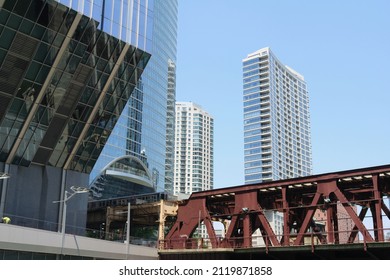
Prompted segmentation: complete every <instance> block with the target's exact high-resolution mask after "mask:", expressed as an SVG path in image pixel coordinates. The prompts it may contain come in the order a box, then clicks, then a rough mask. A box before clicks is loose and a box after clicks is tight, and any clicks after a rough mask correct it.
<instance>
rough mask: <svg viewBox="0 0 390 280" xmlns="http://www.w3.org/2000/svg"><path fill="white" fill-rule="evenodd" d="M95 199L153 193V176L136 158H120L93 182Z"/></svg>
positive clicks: (110, 164)
mask: <svg viewBox="0 0 390 280" xmlns="http://www.w3.org/2000/svg"><path fill="white" fill-rule="evenodd" d="M90 189H91V191H92V197H93V198H94V199H99V200H100V199H112V198H118V197H125V196H131V195H138V194H145V193H153V192H154V191H155V190H154V188H153V187H152V176H151V174H150V172H149V170H148V168H147V167H146V166H145V165H144V163H143V162H142V161H141V160H139V159H138V158H136V157H134V156H124V157H120V158H118V159H116V160H114V161H113V162H111V163H109V164H108V165H107V166H106V167H105V168H104V169H103V170H102V172H101V173H100V174H99V176H97V177H96V178H95V180H94V181H93V182H92V184H91V186H90Z"/></svg>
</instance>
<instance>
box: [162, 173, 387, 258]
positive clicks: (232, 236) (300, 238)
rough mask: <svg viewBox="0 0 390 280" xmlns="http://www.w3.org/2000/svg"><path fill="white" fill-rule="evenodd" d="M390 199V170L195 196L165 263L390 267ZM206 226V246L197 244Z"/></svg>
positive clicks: (180, 218)
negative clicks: (358, 262) (350, 262)
mask: <svg viewBox="0 0 390 280" xmlns="http://www.w3.org/2000/svg"><path fill="white" fill-rule="evenodd" d="M389 193H390V165H385V166H376V167H370V168H364V169H356V170H349V171H342V172H335V173H327V174H322V175H315V176H308V177H301V178H295V179H288V180H281V181H273V182H265V183H260V184H252V185H243V186H236V187H230V188H223V189H216V190H210V191H203V192H197V193H193V194H192V195H191V196H190V198H189V199H188V200H185V201H183V202H182V203H181V205H179V208H178V213H177V219H176V221H175V223H174V224H173V226H172V227H171V229H170V231H169V233H168V234H167V235H166V237H165V239H164V240H160V247H159V255H160V258H162V259H169V258H175V259H177V258H192V259H194V258H195V259H196V258H216V259H218V258H289V259H295V258H316V257H318V258H333V259H335V258H336V259H337V258H379V259H383V258H385V259H390V241H389V237H390V236H389V235H390V228H386V227H385V225H386V223H388V222H389V220H390V210H389V208H388V206H387V205H386V201H388V199H387V198H388V197H389ZM275 213H276V214H277V215H278V216H279V217H280V227H281V228H282V230H281V232H279V233H277V232H276V231H275V230H274V229H275ZM318 213H319V214H318ZM270 214H272V215H270ZM315 214H316V215H315ZM317 216H322V217H323V219H322V220H321V221H318V219H316V217H317ZM215 222H221V223H222V224H223V226H224V227H223V231H224V235H222V236H223V237H218V235H217V233H216V230H215V229H214V227H215V226H214V225H215ZM201 223H202V224H203V225H204V227H205V228H206V230H207V234H208V238H207V239H206V238H205V239H203V238H196V237H197V236H196V232H197V231H198V230H197V228H198V227H199V225H200V224H201ZM345 225H350V226H349V227H348V226H347V227H346V226H345ZM255 231H257V233H258V234H254V233H255ZM255 236H256V237H255ZM240 254H241V255H240ZM235 255H236V256H235ZM238 255H239V257H238Z"/></svg>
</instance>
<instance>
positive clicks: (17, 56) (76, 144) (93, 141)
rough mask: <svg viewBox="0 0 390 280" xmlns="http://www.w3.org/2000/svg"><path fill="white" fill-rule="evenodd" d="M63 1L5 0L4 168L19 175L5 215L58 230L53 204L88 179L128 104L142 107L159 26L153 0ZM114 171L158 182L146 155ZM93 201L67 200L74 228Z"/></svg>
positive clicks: (6, 193)
mask: <svg viewBox="0 0 390 280" xmlns="http://www.w3.org/2000/svg"><path fill="white" fill-rule="evenodd" d="M62 3H63V4H62ZM62 3H59V1H54V0H32V1H25V0H19V1H14V0H3V1H0V170H1V171H0V172H4V173H9V174H10V175H11V176H10V178H9V179H6V180H2V181H1V182H0V188H1V192H0V193H1V197H0V216H3V215H7V216H8V217H10V218H11V219H12V221H13V223H14V224H18V225H24V226H31V227H39V228H42V229H52V230H53V229H54V230H55V228H56V227H52V226H50V223H52V224H55V225H58V221H61V220H62V219H61V217H65V214H63V210H64V209H65V207H64V204H63V203H53V201H63V200H64V199H65V198H66V193H67V192H71V191H72V190H75V189H76V188H75V187H76V186H87V185H88V177H89V174H90V173H91V171H92V168H93V167H94V165H95V163H96V162H97V160H98V158H99V156H100V154H101V152H102V149H103V147H104V146H105V144H106V141H107V139H108V137H109V136H110V135H111V133H112V131H113V129H114V127H115V125H116V123H117V121H118V119H119V117H120V115H121V112H122V111H124V110H125V111H126V104H127V103H128V101H129V100H130V101H129V102H130V103H131V104H136V106H138V108H137V109H139V107H140V105H139V103H140V102H139V103H136V101H138V100H140V99H141V98H142V96H141V94H138V91H137V90H136V86H137V84H141V82H140V77H141V75H142V73H143V71H144V68H145V67H146V65H147V63H148V61H149V58H150V54H149V53H148V52H145V49H148V43H150V42H151V41H149V40H147V39H146V38H147V34H148V30H149V29H151V27H152V23H150V24H149V21H150V20H151V19H152V15H151V12H150V11H149V4H152V2H148V1H135V0H134V1H62ZM126 3H127V6H126ZM64 4H65V5H64ZM73 8H74V9H73ZM130 23H131V24H130ZM148 26H149V27H148ZM106 31H107V32H106ZM136 46H138V47H136ZM139 89H142V87H141V86H139ZM110 167H111V168H110V171H111V172H115V171H118V169H120V170H124V169H129V170H131V171H133V174H134V175H135V176H137V179H138V180H139V182H141V183H143V184H144V185H145V184H147V183H148V181H150V178H151V176H150V173H149V174H148V172H147V170H146V169H147V168H146V167H145V164H144V163H143V162H142V161H141V160H139V159H138V160H136V159H135V158H121V159H120V161H119V162H117V164H111V165H110ZM149 185H151V184H150V182H149ZM86 202H87V197H86V196H85V195H84V196H82V195H79V196H77V198H76V197H75V198H74V199H72V201H71V202H70V203H69V205H68V206H69V207H68V208H67V210H68V211H67V212H66V213H67V217H68V219H67V225H73V226H76V227H77V228H73V230H74V231H79V230H80V231H82V230H83V226H85V221H86V212H87V203H86Z"/></svg>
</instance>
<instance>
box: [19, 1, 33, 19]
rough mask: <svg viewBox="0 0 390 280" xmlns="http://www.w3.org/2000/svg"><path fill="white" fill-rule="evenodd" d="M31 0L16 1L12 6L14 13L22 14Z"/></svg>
mask: <svg viewBox="0 0 390 280" xmlns="http://www.w3.org/2000/svg"><path fill="white" fill-rule="evenodd" d="M31 2H33V1H17V2H16V5H15V7H14V13H15V14H18V15H21V16H24V15H25V14H26V12H27V10H28V8H29V6H30V4H31Z"/></svg>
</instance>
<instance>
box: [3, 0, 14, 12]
mask: <svg viewBox="0 0 390 280" xmlns="http://www.w3.org/2000/svg"><path fill="white" fill-rule="evenodd" d="M15 4H16V1H13V0H8V1H5V3H4V6H3V8H4V9H6V10H8V11H12V10H13V9H14V7H15Z"/></svg>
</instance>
